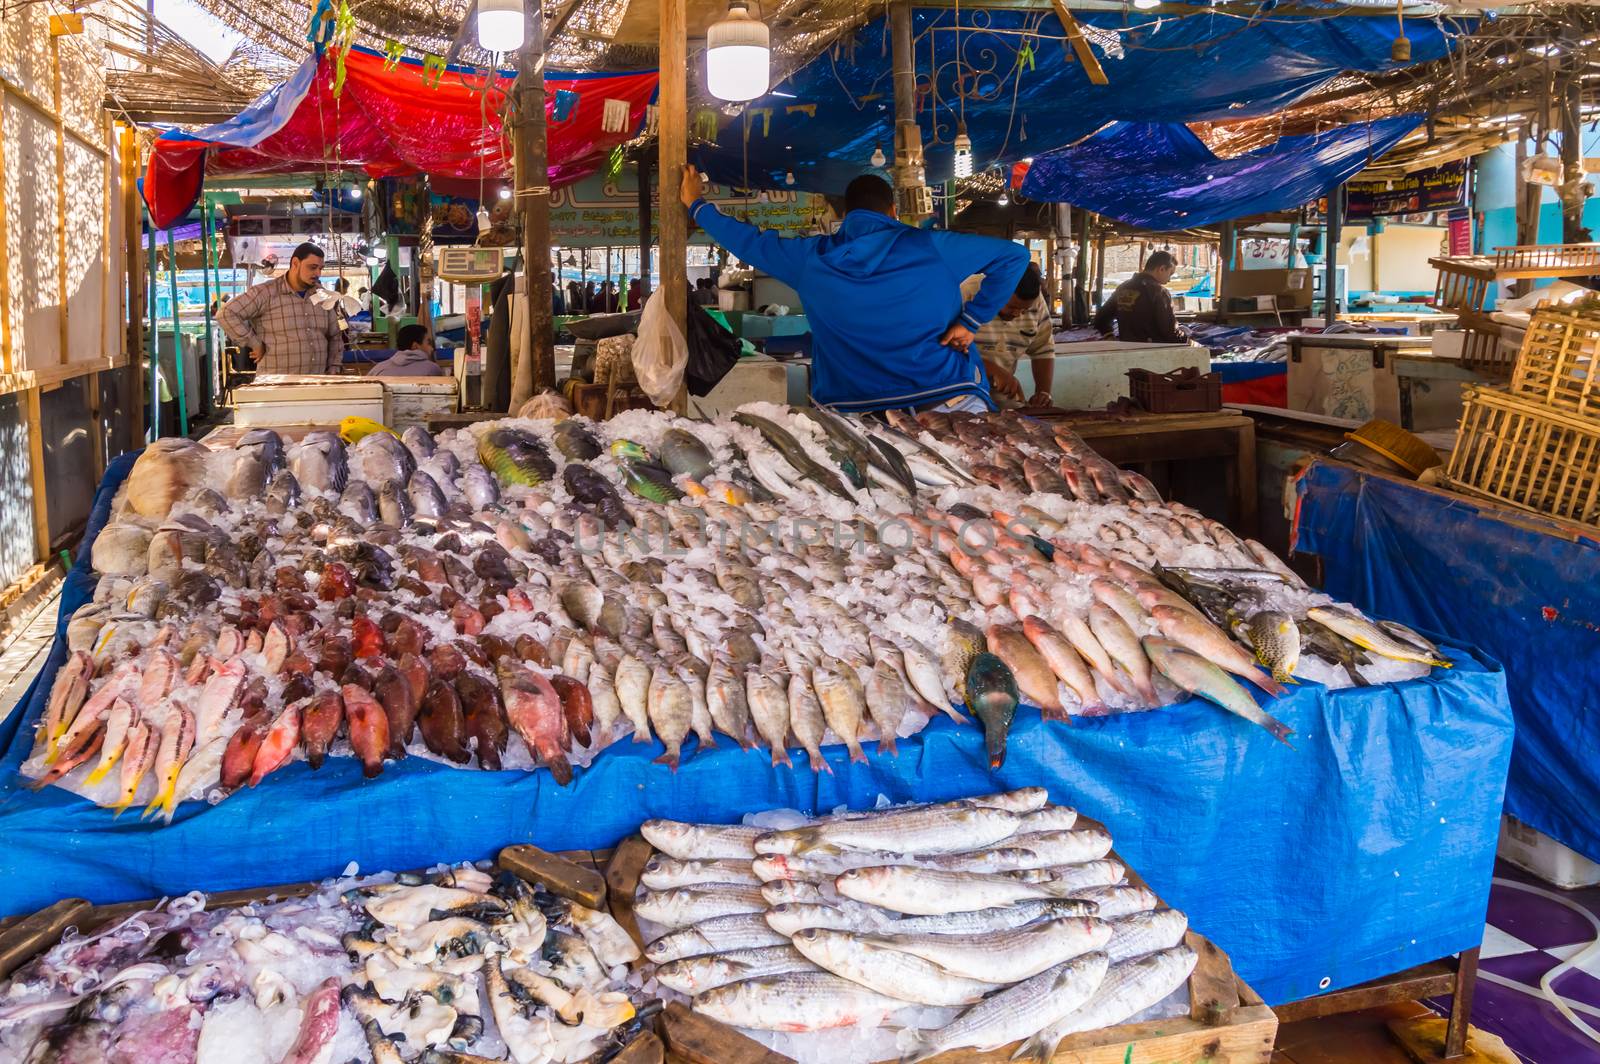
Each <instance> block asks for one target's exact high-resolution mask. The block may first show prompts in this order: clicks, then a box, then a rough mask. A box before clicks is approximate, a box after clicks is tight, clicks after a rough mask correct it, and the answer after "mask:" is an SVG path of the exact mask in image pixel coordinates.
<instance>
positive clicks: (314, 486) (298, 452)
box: [289, 430, 350, 494]
mask: <svg viewBox="0 0 1600 1064" xmlns="http://www.w3.org/2000/svg"><path fill="white" fill-rule="evenodd" d="M289 472H291V473H293V474H294V476H295V479H296V480H298V481H299V482H300V486H301V487H302V488H305V489H306V490H307V491H319V492H332V493H334V494H338V493H339V492H342V491H344V489H345V485H346V484H347V483H348V482H349V479H350V463H349V456H348V454H347V452H346V451H345V446H344V441H343V440H341V439H339V437H338V436H335V435H334V434H333V433H331V432H323V431H320V430H319V431H317V432H308V433H306V436H305V439H303V440H301V441H300V442H299V443H297V444H296V445H295V446H294V447H292V448H290V450H289Z"/></svg>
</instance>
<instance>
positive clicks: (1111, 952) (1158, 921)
mask: <svg viewBox="0 0 1600 1064" xmlns="http://www.w3.org/2000/svg"><path fill="white" fill-rule="evenodd" d="M1188 929H1189V918H1188V917H1187V916H1185V915H1183V913H1181V912H1179V911H1178V910H1177V909H1148V910H1146V911H1144V912H1138V913H1134V914H1133V915H1132V916H1124V917H1122V918H1121V919H1120V920H1113V921H1111V941H1109V942H1107V943H1106V946H1105V952H1106V956H1108V957H1110V958H1111V963H1112V964H1117V963H1120V962H1122V961H1127V960H1132V959H1133V958H1135V957H1142V956H1144V955H1145V954H1146V953H1154V952H1155V951H1156V950H1162V949H1171V948H1172V947H1173V946H1176V945H1177V944H1178V943H1180V942H1182V941H1183V935H1184V932H1185V931H1187V930H1188Z"/></svg>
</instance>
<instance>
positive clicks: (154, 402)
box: [144, 210, 161, 443]
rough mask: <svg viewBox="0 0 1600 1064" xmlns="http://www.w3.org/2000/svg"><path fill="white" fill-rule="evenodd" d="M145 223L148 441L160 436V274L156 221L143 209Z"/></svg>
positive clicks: (157, 438)
mask: <svg viewBox="0 0 1600 1064" xmlns="http://www.w3.org/2000/svg"><path fill="white" fill-rule="evenodd" d="M144 220H145V224H146V225H147V226H149V233H150V236H149V239H148V241H147V244H148V246H149V254H150V268H149V269H148V270H146V271H145V277H146V282H145V286H144V287H145V295H146V297H147V298H146V302H147V303H148V305H149V306H148V309H149V311H150V329H149V331H148V332H147V333H146V334H145V335H146V336H148V337H149V339H150V437H149V438H150V441H151V442H152V443H153V442H155V441H156V440H159V439H160V438H161V338H160V335H159V334H160V332H161V330H160V327H159V326H160V324H161V320H160V319H159V318H158V317H156V290H157V286H158V285H159V283H160V281H159V278H160V275H159V274H158V273H156V223H155V219H153V218H151V217H150V212H149V211H148V210H146V211H145V214H144Z"/></svg>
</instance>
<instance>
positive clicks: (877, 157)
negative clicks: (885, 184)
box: [867, 144, 889, 166]
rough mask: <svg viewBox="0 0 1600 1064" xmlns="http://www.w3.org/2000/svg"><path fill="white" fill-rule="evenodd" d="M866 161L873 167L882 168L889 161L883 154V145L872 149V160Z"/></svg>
mask: <svg viewBox="0 0 1600 1064" xmlns="http://www.w3.org/2000/svg"><path fill="white" fill-rule="evenodd" d="M867 161H868V162H870V163H871V164H872V165H873V166H882V165H883V164H884V163H886V162H888V161H889V159H888V156H886V155H884V154H883V145H882V144H880V145H878V146H877V147H876V148H873V149H872V158H871V159H869V160H867Z"/></svg>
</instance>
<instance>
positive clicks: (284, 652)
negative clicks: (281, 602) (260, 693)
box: [261, 621, 292, 676]
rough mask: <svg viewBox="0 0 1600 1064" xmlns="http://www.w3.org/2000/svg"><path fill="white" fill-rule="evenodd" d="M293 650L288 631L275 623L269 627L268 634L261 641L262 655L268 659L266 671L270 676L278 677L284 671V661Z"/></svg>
mask: <svg viewBox="0 0 1600 1064" xmlns="http://www.w3.org/2000/svg"><path fill="white" fill-rule="evenodd" d="M291 649H292V647H291V645H290V642H289V633H288V631H287V630H286V629H285V628H284V627H283V625H281V624H279V623H278V622H277V621H273V622H272V624H270V625H268V626H267V634H266V636H265V637H264V638H263V639H262V640H261V655H262V657H264V658H266V665H265V667H264V671H265V672H266V674H267V675H268V676H276V675H277V674H278V673H279V671H281V670H282V669H283V663H284V660H285V659H286V658H288V656H289V651H290V650H291Z"/></svg>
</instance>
